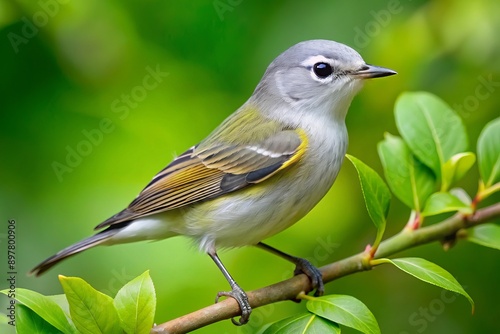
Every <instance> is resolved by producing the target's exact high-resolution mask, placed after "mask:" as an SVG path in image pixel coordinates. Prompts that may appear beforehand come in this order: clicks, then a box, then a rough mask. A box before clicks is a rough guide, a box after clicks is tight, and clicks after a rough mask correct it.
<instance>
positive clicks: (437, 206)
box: [422, 192, 473, 217]
mask: <svg viewBox="0 0 500 334" xmlns="http://www.w3.org/2000/svg"><path fill="white" fill-rule="evenodd" d="M453 211H460V212H461V213H463V214H471V213H472V212H473V210H472V208H471V207H470V205H467V204H465V203H463V202H462V201H461V200H459V199H458V198H457V197H456V196H454V195H452V194H450V193H443V192H437V193H434V194H432V195H431V197H429V199H428V200H427V203H426V204H425V209H424V211H423V212H422V216H424V217H429V216H434V215H438V214H441V213H445V212H453Z"/></svg>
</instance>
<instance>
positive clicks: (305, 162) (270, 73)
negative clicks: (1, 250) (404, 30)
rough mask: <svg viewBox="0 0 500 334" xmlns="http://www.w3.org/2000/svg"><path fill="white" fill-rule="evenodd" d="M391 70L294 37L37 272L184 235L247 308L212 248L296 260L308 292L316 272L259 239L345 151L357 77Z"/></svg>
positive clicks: (317, 190) (320, 184)
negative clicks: (124, 198)
mask: <svg viewBox="0 0 500 334" xmlns="http://www.w3.org/2000/svg"><path fill="white" fill-rule="evenodd" d="M393 74H396V72H394V71H392V70H390V69H387V68H383V67H378V66H373V65H368V64H366V63H365V62H364V61H363V59H362V58H361V56H360V55H359V54H358V53H357V52H356V51H354V50H353V49H352V48H350V47H348V46H346V45H344V44H341V43H337V42H333V41H328V40H310V41H304V42H301V43H298V44H296V45H294V46H292V47H290V48H289V49H288V50H286V51H285V52H283V53H282V54H280V55H279V56H278V57H277V58H276V59H274V61H273V62H272V63H271V64H270V65H269V67H268V68H267V70H266V72H265V73H264V76H263V77H262V79H261V81H260V82H259V84H258V85H257V88H256V89H255V91H254V92H253V94H252V96H250V98H249V99H248V100H247V101H246V102H245V103H244V104H243V105H242V106H241V107H240V108H239V109H238V110H236V112H234V113H233V114H232V115H230V116H229V117H228V118H227V119H226V120H224V121H223V122H222V124H220V125H219V126H218V127H217V128H216V129H215V130H214V131H213V132H212V133H211V134H210V135H209V136H208V137H207V138H205V139H204V140H203V141H202V142H201V143H199V144H198V145H195V146H193V147H191V148H190V149H189V150H187V151H186V152H185V153H183V154H181V155H180V156H178V157H177V158H175V159H174V160H173V161H172V162H171V163H170V164H169V165H168V166H167V167H165V168H164V169H163V170H161V171H160V172H159V173H158V174H157V175H156V176H155V177H154V178H153V180H152V181H151V182H150V183H149V184H148V185H147V186H146V187H145V188H144V189H143V190H142V191H141V192H140V194H139V195H138V196H137V197H136V198H135V199H134V200H133V201H132V202H131V203H130V204H129V206H128V207H127V208H126V209H124V210H122V211H120V212H119V213H117V214H116V215H114V216H112V217H111V218H109V219H107V220H106V221H104V222H102V223H101V224H99V225H97V227H96V228H95V229H96V230H101V231H100V232H98V233H96V234H95V235H93V236H91V237H89V238H87V239H84V240H82V241H80V242H78V243H76V244H74V245H71V246H69V247H67V248H65V249H63V250H61V251H59V252H58V253H57V254H55V255H53V256H52V257H50V258H48V259H46V260H45V261H43V262H42V263H40V264H39V265H38V266H36V267H35V268H34V269H33V270H32V271H31V273H33V274H36V275H37V276H38V275H40V274H42V273H43V272H45V271H46V270H48V269H49V268H51V267H52V266H53V265H55V264H56V263H58V262H59V261H61V260H63V259H65V258H67V257H69V256H72V255H75V254H77V253H79V252H82V251H84V250H86V249H89V248H91V247H94V246H97V245H114V244H121V243H128V242H134V241H141V240H159V239H165V238H170V237H173V236H178V235H184V236H188V237H190V238H192V239H193V240H194V242H195V243H196V244H197V245H198V247H199V249H200V250H201V251H204V252H206V253H207V254H208V255H209V256H210V257H211V258H212V260H213V261H214V262H215V264H216V265H217V266H218V267H219V269H220V270H221V272H222V274H223V275H224V276H225V278H226V279H227V281H228V282H229V284H230V286H231V290H230V291H226V292H219V293H218V294H217V298H216V302H217V301H218V299H219V298H220V297H221V296H228V297H232V298H234V299H235V300H236V301H237V302H238V304H239V306H240V309H241V318H240V319H239V321H238V320H234V319H232V321H233V323H235V324H236V325H241V324H244V323H246V322H248V319H249V316H250V312H251V307H250V304H249V302H248V298H247V295H246V293H245V292H244V290H243V289H242V288H241V287H240V286H239V285H238V284H237V283H236V281H235V280H234V279H233V278H232V277H231V275H230V274H229V272H228V271H227V270H226V268H225V267H224V265H223V264H222V262H221V260H220V259H219V257H218V255H217V250H219V249H221V248H234V247H241V246H246V245H255V246H258V247H260V248H263V249H265V250H267V251H270V252H271V253H274V254H276V255H278V256H280V257H282V258H284V259H286V260H289V261H291V262H292V263H294V264H295V265H296V269H295V274H301V273H304V274H306V275H307V276H308V277H309V278H310V280H311V282H312V286H313V289H316V295H321V294H322V293H323V291H324V287H323V281H322V276H321V272H320V271H319V270H318V269H317V268H316V267H314V266H313V265H312V264H311V263H309V262H308V261H307V260H305V259H301V258H298V257H294V256H291V255H288V254H285V253H283V252H281V251H279V250H277V249H275V248H273V247H271V246H269V245H267V244H264V243H262V240H264V239H266V238H269V237H270V236H272V235H274V234H276V233H278V232H280V231H283V230H284V229H286V228H288V227H290V226H291V225H293V224H294V223H296V222H297V221H298V220H300V219H301V218H302V217H304V215H306V214H307V213H308V212H309V211H310V210H311V209H312V208H313V207H314V206H315V205H316V204H317V203H318V202H319V201H320V200H321V198H322V197H323V196H324V195H325V194H326V193H327V192H328V190H329V189H330V187H331V186H332V185H333V183H334V181H335V178H336V177H337V174H338V172H339V170H340V167H341V165H342V162H343V159H344V155H345V153H346V149H347V141H348V138H347V130H346V126H345V117H346V114H347V111H348V108H349V105H350V104H351V101H352V99H353V97H354V96H355V95H356V93H357V92H358V91H359V90H360V89H361V87H362V86H363V82H364V80H365V79H370V78H377V77H384V76H389V75H393Z"/></svg>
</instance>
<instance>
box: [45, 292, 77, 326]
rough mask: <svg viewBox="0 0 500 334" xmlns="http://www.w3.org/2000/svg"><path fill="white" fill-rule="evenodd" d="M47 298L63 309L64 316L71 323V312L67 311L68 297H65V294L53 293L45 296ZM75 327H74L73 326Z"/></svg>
mask: <svg viewBox="0 0 500 334" xmlns="http://www.w3.org/2000/svg"><path fill="white" fill-rule="evenodd" d="M47 297H48V298H49V299H51V300H52V301H54V303H56V304H57V305H59V307H60V308H61V309H62V310H63V312H64V314H65V315H66V318H67V319H68V320H69V322H70V323H71V322H72V321H71V314H70V312H69V303H68V299H67V298H66V295H64V294H60V295H53V296H47ZM75 329H76V328H75Z"/></svg>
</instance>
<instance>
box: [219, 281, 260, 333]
mask: <svg viewBox="0 0 500 334" xmlns="http://www.w3.org/2000/svg"><path fill="white" fill-rule="evenodd" d="M232 288H233V289H232V290H231V291H221V292H219V293H217V297H216V298H215V302H216V303H218V302H219V299H220V297H222V296H225V297H231V298H233V299H235V300H236V301H237V302H238V304H239V305H240V309H241V317H240V320H235V319H234V318H231V321H232V322H233V324H235V325H236V326H241V325H244V324H246V323H247V322H248V319H249V318H250V313H252V308H251V307H250V303H249V302H248V297H247V294H246V293H245V291H243V289H242V288H240V287H239V285H237V284H236V285H234V286H233V287H232Z"/></svg>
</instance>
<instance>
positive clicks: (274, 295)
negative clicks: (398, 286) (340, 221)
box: [151, 203, 500, 333]
mask: <svg viewBox="0 0 500 334" xmlns="http://www.w3.org/2000/svg"><path fill="white" fill-rule="evenodd" d="M499 217H500V203H497V204H494V205H491V206H488V207H486V208H483V209H480V210H478V211H476V213H475V214H474V215H473V216H463V215H461V214H456V215H454V216H452V217H450V218H448V219H446V220H444V221H442V222H439V223H436V224H433V225H429V226H426V227H422V228H420V229H417V230H409V229H404V230H403V231H401V232H400V233H398V234H396V235H395V236H393V237H391V238H389V239H387V240H385V241H383V242H382V243H381V244H380V247H379V248H378V250H377V252H376V254H375V258H382V257H388V256H391V255H394V254H396V253H398V252H401V251H403V250H405V249H409V248H413V247H416V246H418V245H423V244H427V243H431V242H434V241H438V240H444V239H450V238H451V239H454V238H455V237H456V236H457V233H458V232H459V231H461V230H463V229H467V228H470V227H473V226H476V225H480V224H484V223H487V222H489V221H492V220H494V219H496V218H499ZM369 260H370V257H369V255H368V254H367V253H366V252H361V253H358V254H356V255H353V256H351V257H348V258H345V259H343V260H340V261H337V262H334V263H331V264H328V265H326V266H323V267H321V268H320V270H321V272H322V273H323V281H324V282H325V283H327V282H331V281H333V280H335V279H338V278H340V277H343V276H346V275H350V274H353V273H355V272H360V271H364V270H370V269H371V265H370V263H369ZM310 290H311V283H310V281H309V279H308V278H307V277H306V276H305V275H298V276H295V277H292V278H290V279H287V280H285V281H281V282H279V283H276V284H273V285H270V286H266V287H264V288H261V289H258V290H254V291H250V292H248V293H247V295H248V300H249V302H250V305H251V306H252V308H253V309H255V308H257V307H260V306H264V305H268V304H272V303H276V302H279V301H284V300H294V299H296V297H297V295H298V294H299V293H300V292H303V291H310ZM239 313H240V308H239V306H238V303H237V302H236V301H235V300H234V299H232V298H228V299H225V300H223V301H221V302H219V303H217V304H213V305H210V306H207V307H205V308H202V309H200V310H197V311H194V312H192V313H189V314H186V315H184V316H182V317H179V318H176V319H173V320H170V321H168V322H165V323H163V324H160V325H157V326H156V327H154V328H153V329H152V330H151V333H186V332H189V331H192V330H195V329H198V328H201V327H204V326H207V325H210V324H212V323H215V322H218V321H221V320H225V319H230V318H232V317H236V316H238V315H239Z"/></svg>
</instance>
